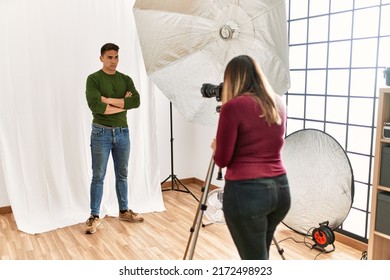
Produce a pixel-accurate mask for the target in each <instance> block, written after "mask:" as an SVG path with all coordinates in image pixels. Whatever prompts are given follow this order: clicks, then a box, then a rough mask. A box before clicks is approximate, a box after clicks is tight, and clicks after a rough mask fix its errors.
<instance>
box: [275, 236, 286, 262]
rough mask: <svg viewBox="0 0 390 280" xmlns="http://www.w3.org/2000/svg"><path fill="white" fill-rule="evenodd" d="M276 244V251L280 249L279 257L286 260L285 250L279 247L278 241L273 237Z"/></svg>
mask: <svg viewBox="0 0 390 280" xmlns="http://www.w3.org/2000/svg"><path fill="white" fill-rule="evenodd" d="M273 241H274V244H275V246H276V249H278V253H279V255H280V256H281V257H282V259H283V260H285V258H284V255H283V252H284V250H283V249H281V248H280V247H279V243H278V242H277V241H276V239H275V237H273Z"/></svg>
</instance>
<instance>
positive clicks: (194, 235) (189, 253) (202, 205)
mask: <svg viewBox="0 0 390 280" xmlns="http://www.w3.org/2000/svg"><path fill="white" fill-rule="evenodd" d="M214 166H215V164H214V160H213V158H212V157H211V161H210V164H209V169H208V171H207V175H206V180H205V186H204V187H203V189H202V197H201V199H200V201H199V205H198V210H197V212H196V215H195V219H194V222H193V224H192V227H191V230H190V232H191V233H190V237H189V239H188V243H187V248H186V251H185V253H184V258H183V259H184V260H192V258H193V256H194V251H195V246H196V241H197V239H198V235H199V230H200V227H201V224H202V217H203V212H204V211H205V210H206V208H207V206H206V201H207V195H208V192H209V188H210V184H211V178H212V176H213V172H214Z"/></svg>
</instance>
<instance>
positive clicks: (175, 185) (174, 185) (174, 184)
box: [161, 102, 199, 201]
mask: <svg viewBox="0 0 390 280" xmlns="http://www.w3.org/2000/svg"><path fill="white" fill-rule="evenodd" d="M169 119H170V130H171V174H170V175H169V176H168V177H167V178H166V179H165V180H164V181H162V182H161V185H163V184H164V183H165V182H166V181H167V180H168V179H169V178H170V179H171V188H170V189H163V191H168V190H172V191H178V192H185V193H189V194H191V195H192V196H193V197H194V198H195V199H196V200H197V201H199V199H198V198H197V197H196V196H195V195H194V194H193V193H192V192H191V191H190V190H189V189H188V188H187V187H186V186H185V185H184V184H183V183H182V182H181V181H180V180H179V179H178V178H177V176H176V175H175V173H174V171H173V121H172V102H169ZM180 186H182V187H183V188H184V190H183V189H180Z"/></svg>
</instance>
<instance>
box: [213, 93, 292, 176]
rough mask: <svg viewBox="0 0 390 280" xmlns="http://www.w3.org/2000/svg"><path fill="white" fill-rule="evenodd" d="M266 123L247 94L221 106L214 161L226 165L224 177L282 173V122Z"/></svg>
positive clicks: (283, 125)
mask: <svg viewBox="0 0 390 280" xmlns="http://www.w3.org/2000/svg"><path fill="white" fill-rule="evenodd" d="M280 111H281V117H282V124H281V125H276V124H272V125H271V126H269V125H268V124H267V122H266V121H265V119H264V118H260V117H259V116H260V115H261V114H262V110H261V108H260V106H259V104H258V103H257V101H256V100H255V99H254V97H252V96H250V95H241V96H238V97H236V98H233V99H232V100H230V101H228V102H227V103H225V104H224V105H223V106H222V110H221V112H220V116H219V123H218V130H217V136H216V142H217V148H216V151H215V154H214V161H215V164H216V165H218V166H219V167H221V168H224V167H227V168H226V174H225V179H226V180H245V179H254V178H265V177H274V176H279V175H282V174H285V173H286V170H285V168H284V166H283V163H282V159H281V149H282V146H283V143H284V130H285V122H286V112H285V108H284V107H283V106H282V107H281V108H280Z"/></svg>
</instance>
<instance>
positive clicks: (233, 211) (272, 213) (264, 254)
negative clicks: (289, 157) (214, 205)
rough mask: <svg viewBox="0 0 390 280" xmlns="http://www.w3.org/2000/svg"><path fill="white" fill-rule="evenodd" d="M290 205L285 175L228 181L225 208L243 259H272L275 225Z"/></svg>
mask: <svg viewBox="0 0 390 280" xmlns="http://www.w3.org/2000/svg"><path fill="white" fill-rule="evenodd" d="M290 206H291V197H290V187H289V184H288V180H287V176H286V175H281V176H277V177H273V178H259V179H251V180H242V181H228V180H227V181H226V182H225V187H224V193H223V211H224V215H225V220H226V224H227V226H228V228H229V231H230V234H231V235H232V238H233V241H234V243H235V245H236V247H237V249H238V252H239V254H240V257H241V259H244V260H268V259H269V250H270V246H271V242H272V239H273V236H274V233H275V230H276V227H277V225H278V224H279V223H280V222H281V221H282V220H283V219H284V217H285V216H286V215H287V213H288V211H289V209H290Z"/></svg>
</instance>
